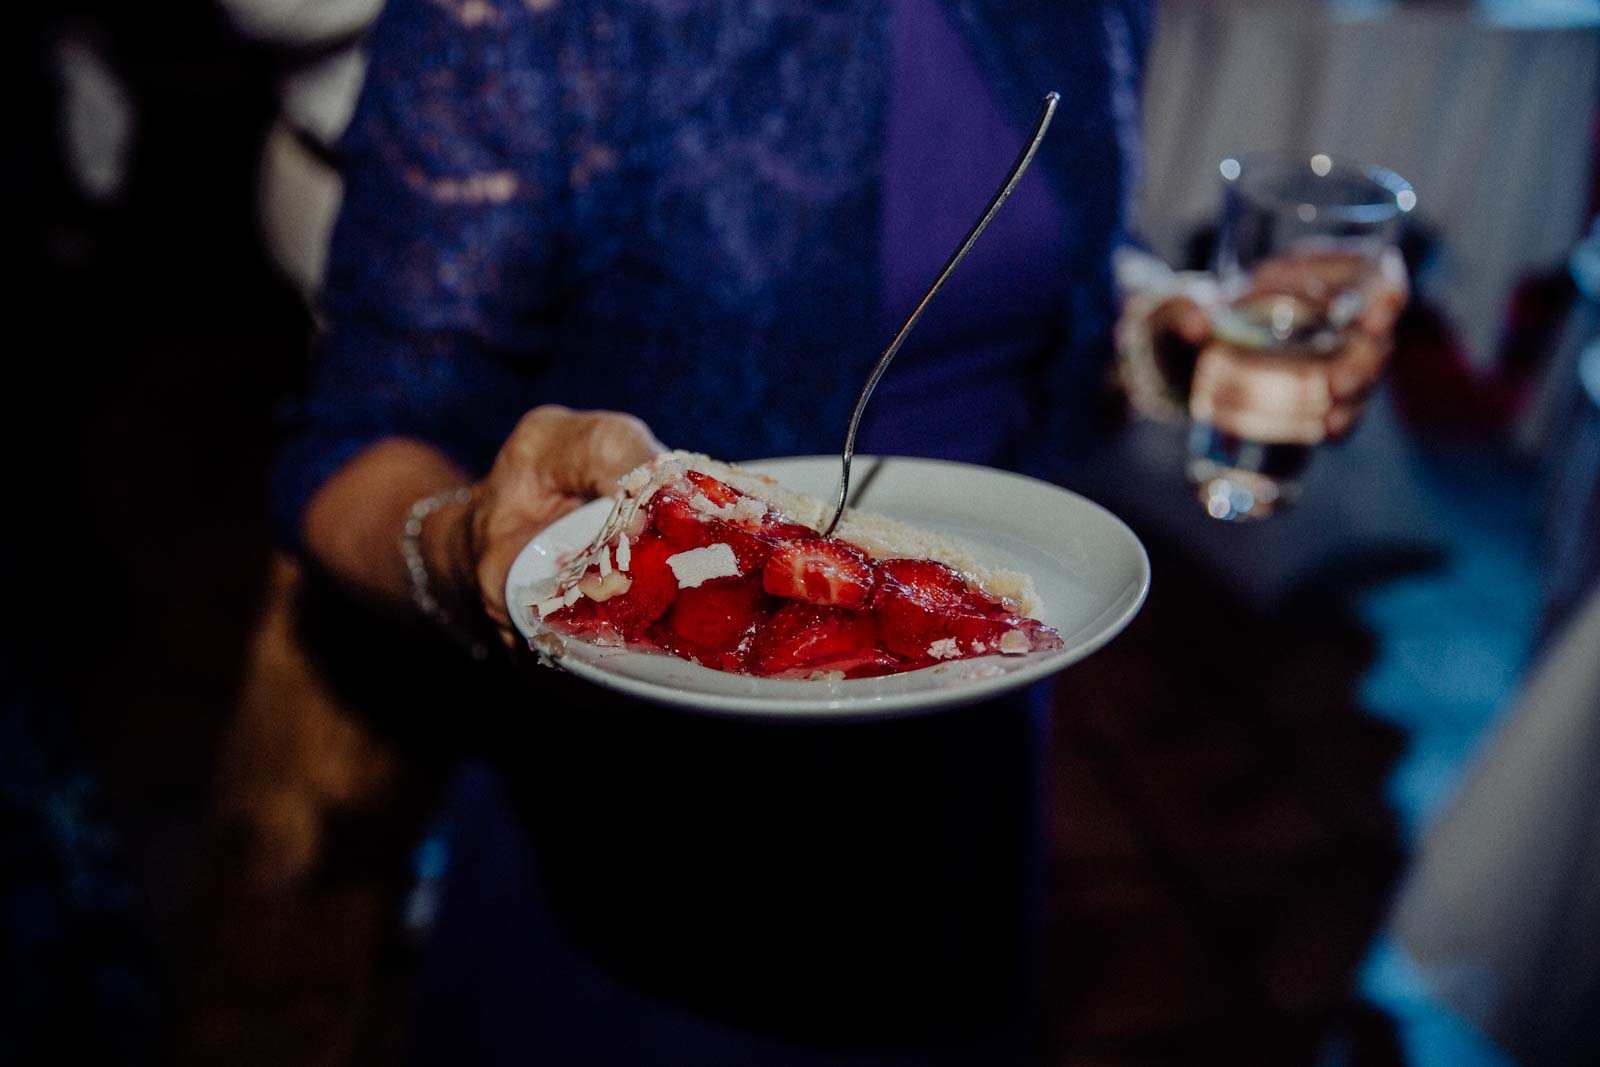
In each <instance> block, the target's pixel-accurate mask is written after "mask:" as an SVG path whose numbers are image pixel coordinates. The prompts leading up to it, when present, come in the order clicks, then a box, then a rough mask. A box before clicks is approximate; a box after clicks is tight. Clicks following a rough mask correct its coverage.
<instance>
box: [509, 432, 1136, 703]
mask: <svg viewBox="0 0 1600 1067" xmlns="http://www.w3.org/2000/svg"><path fill="white" fill-rule="evenodd" d="M854 459H855V462H856V463H859V464H866V463H869V462H880V461H881V462H883V463H892V462H903V463H910V464H916V465H932V466H936V467H939V468H941V469H948V468H952V467H954V468H961V469H965V470H966V471H969V472H971V473H973V474H975V475H977V476H980V477H984V478H995V477H998V478H1000V479H1002V480H1007V479H1009V480H1015V481H1018V482H1022V483H1026V484H1029V485H1030V486H1031V487H1033V488H1034V489H1036V490H1044V491H1047V492H1049V493H1053V494H1064V495H1065V496H1068V497H1071V498H1073V500H1075V501H1076V502H1078V503H1079V504H1081V505H1087V506H1089V507H1090V508H1091V509H1093V510H1094V511H1095V512H1098V513H1099V516H1100V518H1101V519H1102V520H1107V521H1109V523H1110V524H1111V525H1112V527H1113V528H1115V529H1117V530H1119V531H1120V533H1121V535H1122V536H1123V537H1124V538H1125V539H1126V543H1127V545H1128V546H1129V547H1131V548H1132V549H1133V555H1134V559H1135V567H1134V572H1135V573H1134V575H1133V577H1132V579H1131V580H1130V581H1129V582H1127V583H1126V584H1124V585H1123V587H1122V588H1121V589H1119V590H1118V591H1117V592H1116V593H1115V595H1114V596H1112V597H1111V599H1110V601H1109V603H1107V605H1106V607H1105V608H1104V610H1102V611H1101V612H1100V613H1099V614H1098V615H1096V616H1094V618H1093V619H1091V620H1089V621H1088V622H1087V623H1084V624H1082V625H1080V627H1079V630H1082V629H1091V630H1093V631H1094V633H1093V636H1092V637H1090V638H1088V639H1086V640H1084V641H1082V642H1080V643H1078V644H1076V645H1074V646H1073V647H1071V648H1069V649H1063V650H1059V651H1057V652H1053V653H1046V654H1044V655H1041V656H1039V657H1037V659H1035V660H1033V661H1031V662H1026V661H1025V662H1022V663H1020V664H1019V665H1018V666H1017V667H1015V668H1012V669H1009V670H1006V671H1005V672H1004V673H1002V674H1000V675H997V676H991V677H984V678H973V679H968V680H963V681H960V682H958V683H956V684H954V685H951V686H950V687H949V688H943V689H941V688H938V687H932V688H928V687H923V688H916V689H910V690H906V691H903V692H889V693H879V694H864V693H845V694H840V693H838V689H837V687H847V686H852V685H870V684H872V683H879V684H880V685H881V683H882V679H881V678H858V679H845V680H842V681H837V682H830V683H821V684H826V685H828V686H829V693H830V695H829V696H825V697H824V696H817V697H797V696H785V695H780V694H777V693H774V694H772V695H770V696H761V697H751V696H748V695H738V694H729V693H707V692H703V691H700V690H692V689H683V688H679V687H676V686H670V685H664V684H662V683H659V682H652V681H646V680H643V679H638V678H634V677H631V676H629V675H625V674H620V673H617V672H614V671H608V670H605V669H604V667H603V666H601V665H600V664H602V663H603V662H604V660H605V659H608V658H611V657H612V656H620V655H631V656H638V655H653V653H647V652H638V651H633V650H627V649H615V650H609V649H608V650H601V651H600V653H599V654H598V655H594V656H590V657H587V658H579V657H564V658H563V659H562V661H561V669H563V670H565V671H566V672H568V673H570V674H572V675H574V676H575V677H578V678H581V679H583V680H585V681H587V682H590V683H592V684H595V685H599V686H601V687H602V688H606V689H610V690H612V691H614V692H619V693H622V694H624V695H627V696H631V697H634V698H636V699H640V700H644V701H647V702H650V703H655V704H662V705H667V706H669V707H674V708H678V709H680V710H684V711H689V712H695V713H699V714H704V715H712V716H720V717H734V718H742V719H751V718H755V719H766V720H773V719H776V720H783V721H806V720H826V721H840V720H847V719H885V718H898V717H911V716H918V715H927V714H934V713H937V712H940V711H944V710H947V709H953V708H958V707H962V706H965V705H968V704H972V703H978V702H981V701H983V700H986V699H990V698H993V697H997V696H1001V695H1003V694H1005V693H1009V692H1012V691H1014V690H1016V689H1021V688H1026V687H1027V686H1029V685H1033V684H1035V683H1036V682H1039V681H1042V680H1044V679H1046V678H1049V677H1051V676H1053V675H1055V674H1057V673H1059V672H1060V671H1062V670H1065V669H1066V668H1068V667H1070V666H1072V665H1073V664H1075V663H1079V662H1081V661H1083V660H1084V659H1086V658H1087V657H1089V656H1091V655H1093V654H1094V653H1095V652H1097V651H1099V650H1100V649H1101V648H1103V647H1105V645H1106V644H1107V643H1109V642H1110V641H1111V640H1112V639H1113V638H1114V637H1116V636H1117V635H1119V634H1120V633H1122V631H1123V630H1125V629H1126V628H1127V626H1128V624H1129V623H1130V622H1132V620H1133V619H1134V617H1135V616H1136V615H1137V614H1138V613H1139V611H1140V610H1141V609H1142V608H1143V606H1144V604H1145V601H1146V600H1147V599H1148V597H1149V592H1150V584H1151V573H1150V556H1149V552H1148V550H1147V549H1146V548H1145V546H1144V542H1143V541H1141V540H1140V539H1139V536H1138V535H1137V534H1135V533H1134V532H1133V530H1132V529H1131V528H1130V527H1129V526H1128V524H1127V523H1126V522H1124V521H1123V520H1122V519H1121V518H1120V517H1119V516H1117V515H1116V514H1115V513H1114V512H1112V511H1111V510H1110V509H1108V508H1106V507H1105V506H1104V505H1102V504H1100V503H1098V502H1097V501H1094V500H1091V499H1090V498H1088V497H1086V496H1084V495H1082V494H1081V493H1077V492H1074V491H1073V490H1071V489H1067V488H1065V487H1064V486H1060V485H1056V484H1055V483H1053V482H1049V481H1045V480H1043V479H1041V478H1035V477H1032V476H1030V475H1026V474H1019V473H1017V472H1015V471H1009V470H1005V469H1003V468H998V467H989V466H985V465H983V464H978V463H967V462H963V461H960V460H943V459H933V458H930V457H923V456H895V455H883V456H880V455H857V456H855V457H854ZM822 461H825V462H828V463H835V464H836V463H837V462H838V457H837V456H823V455H806V456H773V457H766V458H762V459H753V460H745V461H740V462H739V463H738V464H737V465H738V466H739V467H741V468H745V469H748V470H753V471H756V472H758V473H770V468H772V467H774V466H779V467H781V466H785V465H791V464H792V465H799V464H808V463H809V464H814V463H817V462H822ZM858 469H859V468H858ZM772 476H773V477H780V476H779V475H776V474H773V475H772ZM780 480H781V477H780ZM610 504H611V498H609V497H599V498H597V499H595V500H590V501H587V502H585V503H584V504H582V505H580V506H579V507H578V508H576V509H574V510H573V511H571V512H568V513H567V514H566V515H563V516H562V517H561V518H560V519H557V520H556V522H554V523H551V524H550V525H549V526H547V527H545V528H544V529H543V530H541V531H540V532H539V533H538V534H535V535H534V536H533V537H532V538H531V539H530V540H529V541H528V543H527V544H525V545H524V546H523V547H522V548H521V549H520V550H519V551H518V553H517V555H516V556H515V557H514V559H513V561H512V565H511V568H510V569H509V570H508V571H507V573H506V587H505V595H506V602H507V605H508V607H510V606H511V605H512V604H513V602H514V601H515V600H516V599H517V598H516V597H514V596H513V593H514V591H515V590H517V589H520V588H521V587H522V585H523V583H521V582H518V583H516V584H515V585H514V584H513V578H514V577H515V576H516V575H517V572H518V570H519V568H520V567H521V565H522V564H523V561H524V558H525V557H527V556H528V555H529V554H530V553H531V552H532V551H534V546H535V545H536V544H537V543H538V542H539V540H540V539H541V538H542V537H544V536H545V535H546V534H547V532H548V531H549V530H551V529H553V528H556V527H557V526H559V525H560V524H562V523H564V522H569V521H570V520H572V519H574V518H575V517H576V516H579V515H582V514H583V513H584V512H586V511H593V512H594V513H595V514H596V515H597V516H598V520H599V521H604V515H605V513H606V512H608V511H609V508H610ZM602 508H603V509H604V511H602V510H601V509H602ZM1023 540H1025V539H1023ZM1025 543H1028V544H1029V545H1030V547H1032V548H1034V549H1036V550H1038V551H1041V552H1045V553H1046V554H1051V555H1053V553H1051V552H1050V550H1049V549H1046V548H1044V547H1042V546H1039V545H1037V544H1033V543H1032V542H1026V541H1025ZM510 614H511V619H512V626H513V628H514V629H515V630H516V632H517V633H518V634H519V635H520V636H521V637H522V638H523V644H524V645H525V644H526V643H527V641H528V639H529V637H530V636H531V635H530V634H529V633H528V632H527V630H526V629H525V628H524V622H523V620H522V619H521V617H520V612H519V611H517V610H516V609H515V608H513V609H512V610H511V612H510ZM1108 616H1109V617H1108ZM587 647H593V646H587ZM674 662H675V664H677V665H681V666H683V667H686V668H690V669H697V670H703V671H708V672H710V673H711V674H713V675H719V676H726V675H725V672H721V671H714V670H712V669H711V668H709V667H700V666H699V665H697V664H694V663H690V662H688V661H684V660H677V659H676V658H674ZM962 662H968V663H971V662H977V661H972V660H968V661H962ZM942 669H944V667H943V666H942V665H941V666H938V667H926V668H923V670H925V671H939V670H942ZM910 673H912V674H920V673H921V671H917V672H910ZM731 677H741V678H747V680H748V681H749V682H751V683H754V684H756V685H765V684H774V685H786V686H787V685H813V684H819V683H811V682H796V681H793V680H783V679H768V678H756V677H753V676H743V675H733V676H731ZM890 677H905V675H903V674H902V675H893V676H890Z"/></svg>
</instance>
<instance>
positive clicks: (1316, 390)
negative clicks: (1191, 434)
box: [1189, 344, 1333, 444]
mask: <svg viewBox="0 0 1600 1067" xmlns="http://www.w3.org/2000/svg"><path fill="white" fill-rule="evenodd" d="M1332 406H1333V400H1332V397H1331V396H1330V395H1329V391H1328V382H1327V376H1326V374H1325V373H1324V371H1323V369H1322V368H1321V367H1320V366H1318V365H1317V364H1315V363H1312V362H1309V361H1297V360H1289V359H1282V358H1276V359H1275V358H1271V357H1265V356H1261V355H1258V354H1255V353H1246V352H1241V351H1239V350H1237V349H1233V348H1230V347H1228V346H1226V345H1220V344H1219V345H1208V346H1207V347H1206V348H1205V349H1204V350H1202V352H1201V353H1200V359H1199V361H1198V362H1197V363H1196V365H1195V378H1194V385H1193V388H1192V390H1191V392H1190V397H1189V413H1190V415H1191V417H1193V418H1194V419H1196V420H1197V421H1202V422H1209V423H1211V424H1212V425H1215V426H1218V427H1220V428H1221V429H1223V430H1225V431H1227V432H1228V433H1232V434H1236V435H1238V436H1240V437H1247V438H1250V439H1252V440H1257V441H1268V442H1277V443H1296V444H1314V443H1316V442H1317V441H1320V440H1321V439H1322V438H1323V437H1324V436H1325V434H1326V432H1327V431H1326V429H1325V425H1324V423H1325V420H1326V418H1327V415H1328V411H1329V410H1330V409H1331V408H1332Z"/></svg>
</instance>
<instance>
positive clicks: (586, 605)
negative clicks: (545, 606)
mask: <svg viewBox="0 0 1600 1067" xmlns="http://www.w3.org/2000/svg"><path fill="white" fill-rule="evenodd" d="M543 621H544V622H546V623H549V624H550V625H551V626H552V627H554V628H555V629H557V630H560V631H561V632H562V633H568V634H573V635H575V636H578V637H588V636H591V635H594V634H598V633H600V632H601V631H602V630H604V629H605V626H606V622H607V620H606V616H605V614H604V613H603V612H602V611H601V610H600V605H599V604H596V603H595V602H594V601H592V600H590V599H589V598H588V597H579V598H578V599H577V600H575V601H573V602H572V603H571V604H568V605H567V606H566V607H564V608H561V609H559V610H557V611H553V612H551V613H550V614H549V615H547V616H545V617H544V620H543Z"/></svg>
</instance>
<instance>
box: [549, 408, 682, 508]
mask: <svg viewBox="0 0 1600 1067" xmlns="http://www.w3.org/2000/svg"><path fill="white" fill-rule="evenodd" d="M562 421H563V422H564V423H565V425H563V426H560V427H557V428H553V429H554V431H555V432H553V433H552V434H551V436H550V438H549V441H550V445H551V449H552V452H553V454H552V455H551V456H550V457H549V459H550V463H549V466H548V467H547V468H546V469H547V470H548V471H549V472H550V475H551V481H552V483H553V486H552V487H553V488H555V489H556V490H557V491H558V492H560V493H562V494H564V495H567V496H576V497H596V496H606V495H608V494H610V493H611V492H612V491H613V490H614V489H615V488H616V485H617V479H618V478H621V477H622V476H623V475H624V474H626V473H628V472H629V471H631V470H633V468H635V467H637V466H639V465H640V464H641V463H646V462H648V461H650V460H652V459H654V458H655V457H657V456H659V455H661V454H662V453H663V452H665V451H666V450H667V449H666V446H665V445H663V444H662V443H661V442H660V441H659V440H657V439H656V435H655V434H654V433H652V432H651V431H650V427H649V426H647V425H646V424H645V422H644V420H642V419H639V418H636V417H635V416H633V415H626V414H623V413H621V412H617V411H572V412H566V413H564V415H563V417H562Z"/></svg>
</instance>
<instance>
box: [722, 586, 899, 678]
mask: <svg viewBox="0 0 1600 1067" xmlns="http://www.w3.org/2000/svg"><path fill="white" fill-rule="evenodd" d="M881 658H882V654H881V653H880V652H879V650H878V647H877V627H876V626H875V625H874V623H873V619H872V616H871V615H870V614H867V613H861V612H851V611H845V610H843V609H840V608H829V607H821V606H818V605H815V604H799V603H794V604H786V605H784V606H783V607H782V608H781V609H779V611H778V613H777V614H776V615H774V616H772V618H771V619H769V620H768V621H767V624H766V625H765V626H763V627H762V628H761V630H760V631H759V632H758V633H757V634H756V639H755V644H754V646H753V647H752V648H751V650H750V660H749V664H750V669H751V671H753V672H754V673H756V674H779V673H781V672H783V671H791V670H798V669H801V668H805V669H808V670H833V669H840V670H842V669H844V668H843V667H838V668H836V667H834V664H841V663H849V664H851V665H853V666H859V665H861V664H864V663H869V662H870V663H874V664H876V663H878V662H879V660H880V659H881ZM878 673H882V671H879V672H878Z"/></svg>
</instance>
